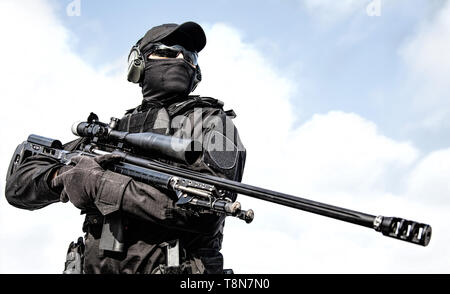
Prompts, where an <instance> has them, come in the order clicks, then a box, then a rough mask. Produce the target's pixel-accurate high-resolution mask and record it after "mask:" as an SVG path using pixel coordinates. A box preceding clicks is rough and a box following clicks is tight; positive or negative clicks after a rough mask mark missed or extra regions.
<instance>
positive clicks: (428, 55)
mask: <svg viewBox="0 0 450 294" xmlns="http://www.w3.org/2000/svg"><path fill="white" fill-rule="evenodd" d="M447 52H450V2H446V4H445V5H443V7H442V8H441V9H440V10H439V11H438V12H437V13H436V16H435V17H433V18H431V19H426V20H424V21H423V22H422V24H421V26H420V27H419V28H418V30H417V32H415V34H414V35H413V36H411V38H409V39H408V40H407V41H406V42H405V44H404V45H403V47H402V48H401V49H400V50H399V54H400V56H401V57H402V58H403V60H404V62H405V64H406V66H407V68H408V69H409V71H410V76H409V77H408V78H409V80H408V81H407V84H406V87H407V88H408V89H409V91H408V93H411V100H412V102H413V106H414V107H415V111H416V112H418V113H420V114H423V116H424V118H423V120H422V121H421V122H419V123H415V124H416V125H419V126H421V127H424V128H427V129H435V128H437V127H447V128H448V127H450V125H449V123H448V118H449V115H450V112H449V111H448V109H450V99H448V97H449V95H450V83H449V82H448V81H449V77H450V56H449V54H448V53H447Z"/></svg>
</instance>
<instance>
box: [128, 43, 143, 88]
mask: <svg viewBox="0 0 450 294" xmlns="http://www.w3.org/2000/svg"><path fill="white" fill-rule="evenodd" d="M144 67H145V64H144V59H143V58H142V55H141V52H140V51H139V48H138V47H133V48H132V49H131V52H130V54H129V56H128V73H127V80H128V81H129V82H132V83H135V84H137V83H139V82H140V81H141V80H142V76H143V73H144Z"/></svg>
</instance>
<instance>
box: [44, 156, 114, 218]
mask: <svg viewBox="0 0 450 294" xmlns="http://www.w3.org/2000/svg"><path fill="white" fill-rule="evenodd" d="M120 158H121V157H120V156H119V155H116V154H106V155H102V156H98V157H95V158H93V157H88V156H76V157H74V158H72V159H71V161H72V162H73V163H75V166H74V167H72V168H66V167H62V168H61V169H60V170H59V171H58V175H57V176H56V177H55V178H54V179H53V180H52V181H51V188H52V189H55V190H61V195H60V199H61V201H62V202H67V201H69V200H70V202H72V203H73V205H75V207H77V208H79V209H85V208H88V207H92V206H93V201H94V199H95V196H96V193H97V191H98V188H99V185H100V178H101V177H102V176H103V174H104V172H105V170H104V169H103V167H104V166H106V165H107V164H108V163H111V162H114V161H118V160H119V159H120Z"/></svg>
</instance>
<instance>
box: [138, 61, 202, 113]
mask: <svg viewBox="0 0 450 294" xmlns="http://www.w3.org/2000/svg"><path fill="white" fill-rule="evenodd" d="M144 56H147V55H144ZM194 78H195V69H194V68H193V67H192V66H191V65H190V64H189V63H188V62H187V61H186V60H184V59H182V58H171V59H148V58H146V60H145V70H144V78H143V80H142V82H141V87H142V94H143V96H144V101H159V102H161V103H163V104H165V105H169V104H172V103H174V102H178V101H180V100H183V99H185V98H186V96H187V95H189V93H190V92H191V91H192V88H193V84H194Z"/></svg>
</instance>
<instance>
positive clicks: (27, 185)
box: [5, 22, 246, 273]
mask: <svg viewBox="0 0 450 294" xmlns="http://www.w3.org/2000/svg"><path fill="white" fill-rule="evenodd" d="M205 45H206V37H205V34H204V31H203V29H202V28H201V27H200V26H199V25H198V24H196V23H193V22H186V23H183V24H181V25H177V24H163V25H160V26H156V27H153V28H152V29H150V30H149V31H148V32H147V33H146V34H145V36H144V37H143V38H141V39H140V40H139V41H138V42H137V44H136V45H135V46H133V48H132V49H131V52H130V55H129V72H128V80H129V81H131V82H134V83H139V85H140V86H141V88H142V94H143V100H142V103H141V104H140V105H139V106H137V107H136V108H133V109H131V110H128V111H127V112H126V114H125V116H124V117H122V118H121V119H120V121H119V123H118V127H117V130H120V131H128V132H135V133H137V132H154V133H158V134H165V135H171V136H175V137H181V136H186V135H190V136H191V138H193V139H201V140H202V142H203V148H204V149H203V151H202V156H201V157H200V158H199V159H198V160H197V161H196V162H195V163H193V164H189V165H187V164H181V163H176V162H168V161H167V160H165V162H166V163H167V162H168V163H170V164H172V165H175V166H181V167H184V168H188V169H192V170H196V171H199V172H204V173H209V174H213V175H216V176H220V177H226V178H228V179H231V180H235V181H241V179H242V175H243V170H244V163H245V155H246V153H245V149H244V147H243V145H242V143H241V141H240V139H239V135H238V132H237V130H236V128H235V127H234V125H233V123H232V121H231V119H232V118H234V116H235V114H234V112H233V111H224V110H223V103H222V102H221V101H219V100H217V99H214V98H210V97H201V96H193V95H189V94H190V93H191V92H192V91H193V90H194V89H195V87H196V86H197V84H198V83H199V82H200V80H201V72H200V67H199V65H198V63H197V53H198V52H200V51H201V50H202V49H203V48H204V46H205ZM194 109H200V110H201V112H200V113H201V116H200V118H199V117H198V115H197V116H196V115H194V112H195V111H194ZM180 116H182V117H184V120H181V121H180V120H179V119H177V120H176V121H177V123H175V119H174V118H175V117H178V118H179V117H180ZM180 125H181V126H184V127H183V128H181V127H180ZM186 125H188V126H190V127H188V128H186ZM230 126H231V127H232V130H233V132H228V131H226V130H229V129H230ZM194 130H200V131H194ZM229 133H231V135H230V134H229ZM219 137H221V139H224V141H227V142H230V141H231V142H233V144H234V149H233V151H232V152H229V151H226V152H220V151H217V150H213V149H211V148H208V146H210V145H212V143H214V142H213V141H214V140H217V139H218V138H219ZM84 140H86V139H77V140H75V141H72V142H69V143H67V144H66V145H64V148H65V149H66V150H77V149H79V148H81V146H82V145H83V143H84ZM227 150H228V149H227ZM147 155H148V154H147ZM111 160H114V158H112V157H111V156H110V155H105V156H100V157H97V158H95V159H93V158H89V157H86V156H84V157H77V158H75V159H73V162H74V163H75V164H76V165H74V166H62V165H61V164H60V163H58V162H54V161H53V160H52V159H49V158H47V157H43V156H32V157H29V158H28V159H27V160H26V161H25V162H24V163H23V164H22V165H21V166H20V167H19V168H18V169H17V170H16V171H15V173H14V174H13V175H12V176H11V177H10V178H9V179H8V181H7V183H6V191H5V194H6V198H7V200H8V202H9V203H10V204H11V205H14V206H15V207H18V208H22V209H28V210H34V209H40V208H43V207H45V206H47V205H49V204H51V203H55V202H60V201H62V202H67V201H70V202H72V203H73V204H74V205H75V206H76V207H77V208H79V209H80V210H81V212H82V213H84V214H86V218H85V221H84V224H83V231H84V232H85V233H86V234H85V237H84V242H85V251H84V263H83V265H82V272H84V273H170V272H174V273H222V271H223V257H222V255H221V253H220V249H221V244H222V238H223V227H224V217H221V216H217V215H214V214H197V215H196V214H192V213H189V212H187V211H184V210H181V209H179V208H178V207H177V206H176V205H175V203H176V201H177V197H176V195H174V194H173V193H172V192H169V191H166V190H163V189H159V188H156V187H153V186H150V185H146V184H143V183H140V182H137V181H134V180H133V179H131V178H130V177H127V176H124V175H120V174H117V173H113V172H111V171H108V170H105V169H103V166H104V164H105V163H107V162H110V161H111ZM161 160H162V159H161ZM229 196H230V198H236V195H229ZM233 200H234V199H233ZM113 215H114V216H115V217H117V216H118V217H119V219H120V220H121V224H122V225H123V228H124V230H123V247H122V248H119V249H117V248H108V246H106V247H105V246H103V245H102V243H104V241H105V240H102V238H103V234H102V229H103V228H104V226H103V223H104V221H105V219H106V218H107V217H109V216H113ZM71 245H73V244H71ZM174 250H176V252H174ZM169 255H170V257H171V258H173V256H176V257H177V259H179V262H178V260H176V262H175V263H174V262H173V260H172V261H170V262H169V259H170V258H169ZM66 272H70V269H67V263H66Z"/></svg>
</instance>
